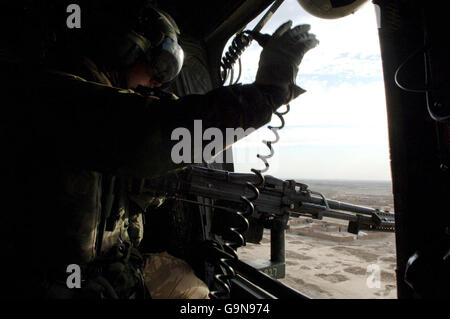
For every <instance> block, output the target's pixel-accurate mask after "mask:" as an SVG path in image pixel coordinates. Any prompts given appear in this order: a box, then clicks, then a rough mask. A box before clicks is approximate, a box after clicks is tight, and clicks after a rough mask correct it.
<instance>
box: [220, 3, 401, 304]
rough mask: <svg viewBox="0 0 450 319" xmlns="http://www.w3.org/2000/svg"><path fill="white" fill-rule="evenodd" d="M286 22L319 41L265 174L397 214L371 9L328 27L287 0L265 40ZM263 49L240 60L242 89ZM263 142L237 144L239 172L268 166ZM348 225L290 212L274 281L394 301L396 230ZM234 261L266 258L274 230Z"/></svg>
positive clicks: (252, 139)
mask: <svg viewBox="0 0 450 319" xmlns="http://www.w3.org/2000/svg"><path fill="white" fill-rule="evenodd" d="M299 10H300V13H299ZM294 12H295V14H293V13H294ZM261 17H262V14H261V15H260V16H259V17H257V18H256V19H255V20H254V21H253V22H251V23H250V24H249V25H248V26H247V27H246V29H252V28H253V27H254V26H255V25H256V23H257V22H258V21H259V20H260V18H261ZM289 19H290V20H292V21H293V25H297V24H305V23H306V24H310V25H311V31H310V32H311V33H314V34H315V35H316V36H317V38H318V39H319V41H320V44H319V46H318V47H316V48H314V49H313V50H311V51H310V52H308V53H307V54H306V55H305V57H304V59H303V61H302V63H301V65H300V70H299V74H298V77H297V85H299V86H300V87H302V88H304V89H305V90H307V92H306V93H305V94H303V95H301V96H300V97H299V98H297V99H296V100H295V101H293V102H292V103H291V105H290V111H289V112H288V113H287V114H286V115H284V119H285V127H284V128H283V129H281V130H279V131H278V133H279V136H280V139H279V141H278V143H274V144H273V149H274V152H275V154H274V155H273V156H272V157H270V158H268V159H267V161H268V163H269V164H270V168H269V170H268V171H267V172H265V174H268V175H272V176H274V177H277V178H280V179H283V180H286V179H296V180H297V181H298V182H302V183H305V184H307V185H308V186H309V188H308V189H311V190H314V191H317V192H320V193H322V194H323V195H324V196H325V197H326V198H327V199H333V200H338V201H343V202H348V203H352V204H356V205H361V206H368V207H373V208H379V209H381V210H389V211H390V212H393V196H392V187H391V173H390V166H389V147H388V133H387V115H386V104H385V103H386V102H385V94H384V82H383V74H382V64H381V55H380V47H379V40H378V31H377V19H376V14H375V8H374V5H373V4H372V3H371V2H368V3H366V4H365V5H364V6H363V7H362V8H361V9H360V10H359V11H357V12H356V13H355V14H352V15H350V16H347V17H344V18H341V19H337V20H324V19H318V18H314V17H313V16H311V15H309V14H308V13H306V12H305V11H303V10H302V9H301V8H299V6H298V3H297V1H296V0H286V1H285V2H284V3H283V4H282V6H281V7H280V8H279V9H278V11H277V12H276V13H275V14H274V16H273V17H272V18H271V20H270V21H269V22H268V23H267V25H266V26H265V27H264V28H263V29H262V32H263V33H270V34H271V33H273V31H274V30H275V29H276V28H277V27H278V26H279V25H280V24H281V23H283V22H285V21H287V20H289ZM226 48H228V46H226ZM260 52H261V48H260V47H259V46H258V44H257V43H252V44H251V45H250V46H249V47H248V48H247V49H246V50H245V51H244V52H243V53H242V56H241V65H242V74H241V77H240V83H244V84H245V83H251V82H253V80H254V76H255V74H256V70H257V68H258V60H259V54H260ZM235 68H236V69H237V68H238V64H237V63H236V66H235ZM237 72H238V71H236V70H235V75H236V74H237ZM280 110H281V111H284V110H286V109H285V107H281V108H280ZM269 125H272V126H279V125H280V121H279V119H278V118H277V117H276V116H273V118H272V122H271V123H270V124H269ZM262 140H266V141H270V140H275V137H274V135H273V132H271V130H268V129H267V128H266V127H263V128H261V129H259V130H257V131H256V132H255V133H253V134H252V135H250V136H248V137H246V138H244V139H243V140H241V141H239V142H237V143H236V144H235V145H234V146H233V160H234V168H235V171H237V172H245V173H248V172H250V169H252V168H255V169H262V168H264V163H263V162H262V161H261V160H260V159H258V158H257V157H256V154H261V155H267V154H269V153H270V151H269V149H267V147H266V146H265V145H264V144H263V143H262V142H261V141H262ZM347 225H348V222H347V221H345V220H339V219H333V218H329V217H324V218H323V219H321V220H318V219H313V218H307V217H300V218H295V217H292V215H291V217H290V220H289V229H288V230H286V236H285V243H286V251H285V253H286V267H285V271H286V274H285V276H284V278H279V280H280V281H282V282H283V283H285V284H286V285H289V286H291V287H292V288H294V289H297V290H298V291H300V292H303V293H305V294H307V295H309V296H311V297H313V298H396V296H397V293H396V277H395V268H396V252H395V239H394V233H393V232H380V231H377V230H359V231H358V232H357V234H352V233H350V232H348V230H349V229H348V228H347ZM238 254H239V256H240V258H241V259H243V260H245V261H247V260H251V259H255V258H258V259H261V258H263V259H265V260H269V259H270V231H269V230H267V229H266V230H264V237H263V239H262V241H261V245H255V244H250V243H249V244H247V246H245V247H241V248H239V249H238ZM266 272H267V271H266ZM268 273H270V271H269V272H268ZM271 274H272V275H273V271H272V272H271Z"/></svg>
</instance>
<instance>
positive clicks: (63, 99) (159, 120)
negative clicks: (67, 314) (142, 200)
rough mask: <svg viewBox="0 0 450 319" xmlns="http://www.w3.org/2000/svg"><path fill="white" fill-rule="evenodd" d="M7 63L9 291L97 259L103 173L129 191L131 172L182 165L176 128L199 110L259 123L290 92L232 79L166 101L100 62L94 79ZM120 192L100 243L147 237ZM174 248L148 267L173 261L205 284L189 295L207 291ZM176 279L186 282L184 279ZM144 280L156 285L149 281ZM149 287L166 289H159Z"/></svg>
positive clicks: (44, 285)
mask: <svg viewBox="0 0 450 319" xmlns="http://www.w3.org/2000/svg"><path fill="white" fill-rule="evenodd" d="M86 63H87V64H89V61H88V62H86ZM1 67H2V70H3V71H4V72H2V74H1V75H0V78H1V86H0V94H1V96H2V97H4V99H5V101H7V104H6V105H5V107H4V114H3V115H4V116H3V117H2V121H1V127H2V132H1V133H2V140H1V142H2V145H3V147H4V150H5V152H4V154H5V155H4V156H3V157H2V159H1V160H2V166H3V167H6V168H7V170H4V171H6V172H7V174H6V175H5V176H4V178H3V179H2V181H1V183H2V190H1V191H2V194H3V195H4V196H3V200H2V202H3V205H4V207H5V211H7V212H9V213H8V214H4V215H2V216H1V222H2V225H5V226H4V227H5V229H4V231H3V232H2V235H1V236H2V242H3V243H4V244H5V246H4V252H3V255H4V257H5V258H4V260H7V261H8V262H6V263H5V262H4V263H2V265H1V267H2V271H3V273H7V274H9V278H7V279H6V280H5V281H4V291H3V292H5V291H7V293H6V294H7V297H19V298H20V297H28V298H29V297H31V298H36V297H42V296H43V295H44V296H45V295H46V293H47V292H48V291H49V285H50V286H51V283H52V282H59V283H62V284H64V279H65V278H66V277H67V273H66V272H65V269H66V267H67V265H69V264H73V263H75V264H84V263H89V262H91V261H93V260H94V258H95V257H96V255H97V248H98V247H97V246H96V245H98V237H99V236H98V231H99V223H100V217H101V210H102V187H103V182H102V178H104V177H105V176H117V177H118V178H119V179H120V180H121V182H120V183H119V185H122V186H123V185H125V187H122V189H120V190H118V191H117V193H118V194H126V193H127V192H128V191H129V189H126V188H127V187H128V186H127V185H130V183H128V182H127V181H129V180H131V179H133V178H138V179H139V178H151V177H156V176H161V175H164V174H166V173H167V172H169V171H172V170H175V169H180V168H182V167H183V165H182V164H176V163H174V162H173V161H172V160H171V149H172V147H173V145H174V144H175V143H176V141H172V139H171V132H172V131H173V130H174V129H175V128H178V127H184V128H187V129H189V130H190V131H191V132H193V127H194V120H195V119H201V120H202V124H203V127H205V128H206V127H217V128H219V129H222V130H223V131H225V129H226V128H236V127H241V128H243V129H247V128H249V127H253V128H258V127H260V126H262V125H264V124H265V123H267V122H269V121H270V118H271V114H272V112H273V111H274V110H275V109H276V107H277V106H279V105H281V104H282V103H283V96H284V95H283V94H284V93H285V92H278V94H277V92H276V91H277V90H279V89H278V88H261V87H259V86H257V85H236V86H230V87H222V88H218V89H215V90H213V91H211V92H209V93H207V94H205V95H189V96H186V97H183V98H180V99H178V100H167V101H166V100H156V99H154V98H151V97H144V96H142V95H139V94H135V93H133V92H131V91H129V90H124V89H119V88H115V87H111V85H112V84H113V83H111V78H110V77H106V80H108V81H109V83H108V81H102V80H101V78H102V77H103V75H104V74H103V73H102V72H100V71H98V70H95V65H90V66H89V67H88V68H87V69H89V68H90V71H91V72H92V73H91V76H92V77H91V79H92V80H93V81H92V82H91V81H86V80H85V79H84V78H83V77H82V76H80V77H78V76H74V75H70V74H66V73H63V72H59V71H54V70H46V69H42V68H40V67H36V66H33V65H26V64H24V63H5V62H3V63H1ZM96 73H97V74H96ZM79 74H82V72H80V73H79ZM86 74H87V73H85V76H86V77H88V76H87V75H86ZM24 79H26V82H25V83H24V81H23V80H24ZM103 80H105V79H103ZM96 81H98V82H103V83H104V85H102V84H98V83H95V82H96ZM268 90H272V91H271V92H270V93H271V94H267V92H268ZM274 97H275V98H274ZM192 135H193V134H192ZM118 197H119V200H117V201H116V206H117V207H115V210H114V211H115V212H118V216H117V220H116V222H117V223H116V225H115V227H114V231H112V232H110V233H109V234H107V235H106V236H104V237H103V242H102V247H103V248H102V251H106V250H107V249H109V248H110V247H112V246H113V245H114V243H116V242H117V241H119V242H122V241H129V242H131V243H133V244H134V245H135V246H137V245H138V244H139V241H140V240H141V238H142V227H141V226H142V221H141V220H139V218H140V215H139V214H135V215H133V214H131V215H130V212H129V210H128V208H129V207H130V205H131V204H130V201H129V199H128V198H127V196H122V195H120V196H118ZM130 225H131V227H130ZM130 229H131V231H130ZM130 234H131V235H132V236H131V238H130ZM170 258H171V257H170V256H169V255H166V254H160V255H154V256H153V259H152V258H150V259H149V260H150V263H149V264H148V266H147V267H146V268H144V272H146V273H147V277H148V278H156V277H152V275H151V274H152V271H153V273H154V272H155V271H156V270H155V269H156V268H157V267H156V266H155V265H152V264H151V261H152V260H153V261H154V262H155V264H158V263H159V264H167V262H169V263H170V262H173V264H174V265H178V266H179V267H178V268H179V269H180V272H179V273H180V274H182V276H181V277H180V278H186V275H187V276H188V277H189V276H191V278H192V281H191V284H194V286H195V285H197V286H198V287H199V289H198V290H197V291H196V292H193V293H192V296H196V297H205V295H206V292H205V288H206V287H205V286H204V284H202V283H201V281H200V280H198V278H196V277H195V276H193V273H192V271H191V270H189V267H188V266H187V267H186V265H187V264H183V263H182V262H181V261H180V260H177V259H175V258H172V260H171V261H170ZM168 260H169V261H168ZM180 265H181V266H180ZM155 267H156V268H155ZM152 269H153V270H152ZM157 277H158V276H157ZM188 282H189V280H188ZM49 283H50V284H49ZM180 283H181V284H180V285H181V287H184V286H186V285H185V283H186V281H185V280H184V281H183V280H180ZM147 286H148V288H149V289H150V291H151V289H152V288H151V286H152V283H148V285H147ZM156 286H157V285H156ZM187 286H189V284H188V285H187ZM151 293H152V292H151ZM153 293H155V294H156V295H155V297H156V296H157V295H161V291H159V290H158V291H155V292H153ZM173 296H174V295H172V297H173ZM185 296H188V295H185Z"/></svg>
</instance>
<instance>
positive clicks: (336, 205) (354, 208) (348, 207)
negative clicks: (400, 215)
mask: <svg viewBox="0 0 450 319" xmlns="http://www.w3.org/2000/svg"><path fill="white" fill-rule="evenodd" d="M327 202H328V206H329V207H330V208H331V209H338V210H345V211H349V212H353V213H358V214H365V215H372V214H373V213H375V212H377V210H376V209H374V208H370V207H365V206H359V205H353V204H348V203H344V202H339V201H337V200H330V199H328V200H327Z"/></svg>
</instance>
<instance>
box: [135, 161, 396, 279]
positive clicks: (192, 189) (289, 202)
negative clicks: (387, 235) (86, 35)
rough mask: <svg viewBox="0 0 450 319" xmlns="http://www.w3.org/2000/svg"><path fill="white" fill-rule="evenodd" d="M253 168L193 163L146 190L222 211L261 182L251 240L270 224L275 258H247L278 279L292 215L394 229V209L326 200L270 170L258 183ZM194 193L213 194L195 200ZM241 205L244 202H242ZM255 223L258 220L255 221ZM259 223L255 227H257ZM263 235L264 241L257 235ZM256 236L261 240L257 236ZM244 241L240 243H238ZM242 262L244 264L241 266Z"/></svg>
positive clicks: (238, 202)
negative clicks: (230, 168)
mask: <svg viewBox="0 0 450 319" xmlns="http://www.w3.org/2000/svg"><path fill="white" fill-rule="evenodd" d="M258 178H259V177H258V175H256V174H253V173H249V174H246V173H233V172H228V171H224V170H218V169H212V168H206V167H200V166H190V167H188V168H186V169H183V170H181V171H179V172H177V173H174V174H172V175H171V176H166V177H164V178H161V179H153V180H147V181H146V182H145V184H144V187H143V191H144V192H152V193H155V192H156V193H158V194H159V195H163V196H166V197H167V198H172V199H176V200H180V201H185V202H190V203H194V204H198V205H203V206H207V207H211V208H214V209H219V210H228V211H231V210H233V209H234V210H235V211H237V210H240V211H243V209H244V205H243V200H242V199H243V198H246V199H247V198H251V197H252V196H253V195H254V191H253V190H252V189H251V188H249V187H248V185H249V184H250V185H258V184H260V186H258V187H257V190H258V192H259V194H258V196H257V197H256V198H255V199H254V200H252V205H253V209H252V215H251V216H247V218H249V219H251V220H253V222H255V221H256V225H259V226H261V225H262V226H261V227H259V226H257V227H256V228H258V227H259V230H260V231H259V232H258V231H256V232H255V231H253V233H259V235H256V236H255V235H250V236H253V240H252V239H249V234H248V233H247V234H246V240H247V241H250V242H259V240H260V239H261V238H262V231H263V228H268V229H270V241H271V258H270V260H269V261H267V260H252V261H247V263H248V264H250V265H251V266H252V267H254V268H256V269H258V270H260V271H263V272H264V273H266V274H268V275H270V276H271V277H273V278H284V277H285V230H286V229H287V228H288V225H287V224H288V220H289V218H290V217H309V218H313V219H319V220H320V219H322V218H323V217H330V218H335V219H341V220H346V221H349V224H348V232H351V233H353V234H358V232H359V230H360V229H371V230H380V231H394V222H395V221H394V214H392V213H389V212H386V211H381V210H378V209H374V208H369V207H363V206H357V205H352V204H348V203H343V202H339V201H335V200H329V199H326V198H325V196H324V195H322V194H321V193H319V192H315V191H312V190H310V189H309V188H308V185H306V184H303V183H299V182H297V181H295V180H281V179H278V178H276V177H273V176H270V175H265V176H264V183H262V184H261V183H259V182H258ZM188 195H193V196H191V198H192V197H197V198H198V196H200V197H202V198H207V199H212V200H213V201H212V202H211V201H206V202H205V201H203V202H200V201H195V200H189V199H186V197H187V196H188ZM239 205H242V206H239ZM253 225H255V223H253ZM254 228H255V227H254ZM258 236H260V237H259V240H258V238H257V237H258ZM255 238H257V239H256V241H255ZM238 246H239V245H238ZM241 266H242V265H241Z"/></svg>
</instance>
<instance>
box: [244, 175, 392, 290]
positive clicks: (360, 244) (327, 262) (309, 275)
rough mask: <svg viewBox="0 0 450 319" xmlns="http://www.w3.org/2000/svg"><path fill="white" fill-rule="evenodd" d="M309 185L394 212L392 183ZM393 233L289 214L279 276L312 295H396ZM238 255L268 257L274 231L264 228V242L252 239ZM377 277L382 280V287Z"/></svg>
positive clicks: (335, 196) (331, 195) (332, 196)
mask: <svg viewBox="0 0 450 319" xmlns="http://www.w3.org/2000/svg"><path fill="white" fill-rule="evenodd" d="M302 182H304V181H302ZM306 184H308V185H309V186H310V189H313V190H316V191H319V192H322V193H323V194H324V195H325V196H326V197H327V198H329V199H335V200H340V201H345V202H349V203H353V204H358V205H363V206H369V207H374V208H380V209H386V210H389V211H390V212H393V200H392V193H391V186H390V183H386V182H351V181H332V182H329V181H309V182H306ZM394 236H395V235H394V233H392V232H379V231H369V230H364V231H362V232H360V233H359V234H358V235H354V234H350V233H348V232H347V223H346V222H345V221H341V220H336V219H331V218H324V219H323V220H313V219H310V218H303V217H302V218H291V219H290V221H289V229H288V230H287V231H286V276H285V278H283V279H279V280H280V281H281V282H283V283H284V284H286V285H288V286H290V287H292V288H294V289H296V290H298V291H300V292H302V293H304V294H306V295H308V296H309V297H311V298H319V299H324V298H334V299H369V298H370V299H380V298H390V299H392V298H396V297H397V295H396V294H397V291H396V274H395V268H396V255H395V237H394ZM238 254H239V257H240V258H241V259H242V260H251V259H266V260H268V259H270V231H269V230H265V231H264V237H263V240H262V241H261V243H260V244H251V243H248V244H247V245H246V246H244V247H241V248H239V249H238ZM373 265H375V266H373ZM375 269H378V271H377V270H375ZM374 278H379V287H377V286H376V285H375V284H374V283H375V282H373V281H372V279H374Z"/></svg>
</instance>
